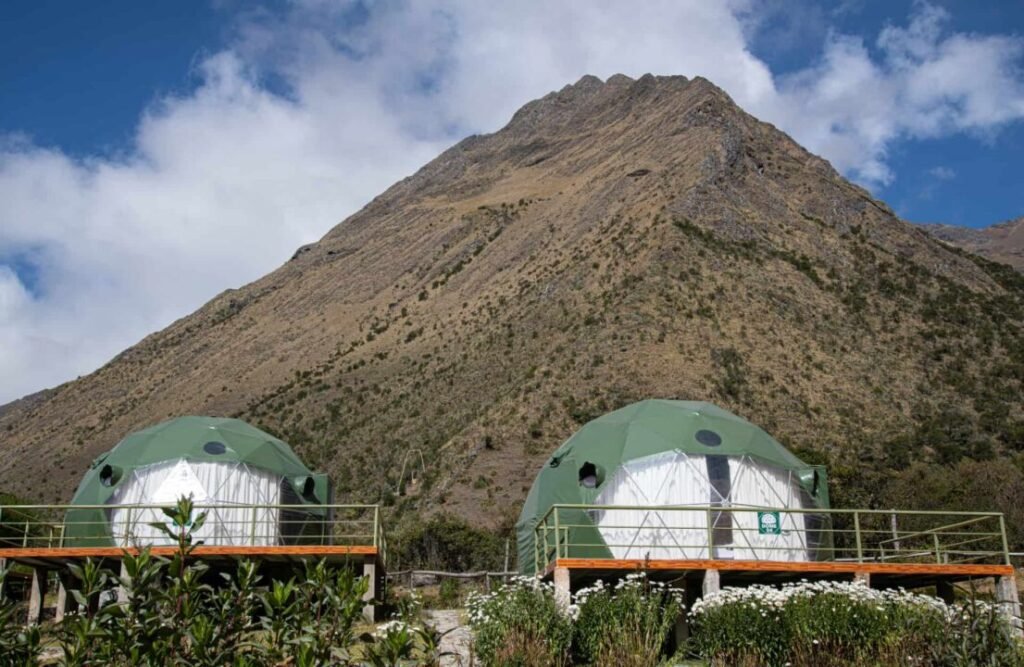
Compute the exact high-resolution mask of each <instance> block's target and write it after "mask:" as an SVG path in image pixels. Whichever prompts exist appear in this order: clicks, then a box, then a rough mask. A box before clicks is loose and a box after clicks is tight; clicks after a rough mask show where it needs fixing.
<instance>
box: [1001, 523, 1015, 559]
mask: <svg viewBox="0 0 1024 667" xmlns="http://www.w3.org/2000/svg"><path fill="white" fill-rule="evenodd" d="M999 532H1000V534H1001V535H1002V536H1003V562H1005V563H1006V564H1007V565H1012V564H1013V563H1011V562H1010V543H1009V542H1008V541H1007V539H1006V517H1005V516H1003V514H1002V513H1001V512H1000V514H999Z"/></svg>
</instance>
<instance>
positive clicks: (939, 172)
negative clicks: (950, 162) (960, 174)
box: [928, 165, 956, 181]
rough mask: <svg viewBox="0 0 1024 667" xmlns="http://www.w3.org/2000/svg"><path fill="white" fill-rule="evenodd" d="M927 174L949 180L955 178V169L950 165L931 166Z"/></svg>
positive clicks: (941, 179)
mask: <svg viewBox="0 0 1024 667" xmlns="http://www.w3.org/2000/svg"><path fill="white" fill-rule="evenodd" d="M928 174H929V175H930V176H931V177H932V178H935V179H936V180H939V181H951V180H953V179H954V178H956V170H955V169H952V168H950V167H943V166H941V165H939V166H938V167H932V168H931V169H929V170H928Z"/></svg>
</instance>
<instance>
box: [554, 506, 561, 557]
mask: <svg viewBox="0 0 1024 667" xmlns="http://www.w3.org/2000/svg"><path fill="white" fill-rule="evenodd" d="M554 509H555V562H556V563H557V562H558V559H559V558H561V557H562V549H561V545H562V530H561V528H560V527H559V524H558V507H555V508H554Z"/></svg>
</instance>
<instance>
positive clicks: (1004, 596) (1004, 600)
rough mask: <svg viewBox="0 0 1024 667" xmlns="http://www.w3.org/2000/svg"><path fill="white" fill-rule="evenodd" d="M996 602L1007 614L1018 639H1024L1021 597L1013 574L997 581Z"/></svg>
mask: <svg viewBox="0 0 1024 667" xmlns="http://www.w3.org/2000/svg"><path fill="white" fill-rule="evenodd" d="M996 602H997V603H998V604H999V610H1000V611H1001V612H1003V613H1004V614H1006V616H1007V618H1008V619H1009V621H1010V625H1011V626H1012V627H1013V630H1014V633H1015V634H1016V635H1017V636H1018V637H1024V631H1022V628H1024V626H1022V625H1021V618H1020V595H1019V594H1018V592H1017V580H1016V579H1015V578H1014V576H1013V575H1012V574H1008V575H1003V576H1001V577H999V578H998V579H996Z"/></svg>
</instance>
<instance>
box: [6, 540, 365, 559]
mask: <svg viewBox="0 0 1024 667" xmlns="http://www.w3.org/2000/svg"><path fill="white" fill-rule="evenodd" d="M177 550H178V549H177V547H173V546H155V547H151V548H150V552H151V553H152V554H153V555H154V556H171V555H173V554H174V553H175V552H176V551H177ZM126 553H128V554H131V555H137V554H138V553H139V549H138V548H136V547H16V548H0V558H10V559H11V560H19V559H26V558H32V559H54V560H62V559H70V558H120V557H121V556H123V555H124V554H126ZM192 555H193V556H195V557H203V556H226V557H246V556H249V557H253V556H307V557H308V556H312V557H316V556H378V555H379V554H378V549H377V547H373V546H358V545H357V546H345V545H335V544H330V545H287V544H282V545H273V546H212V545H211V546H207V545H199V546H197V547H196V548H195V550H193V552H192Z"/></svg>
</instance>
